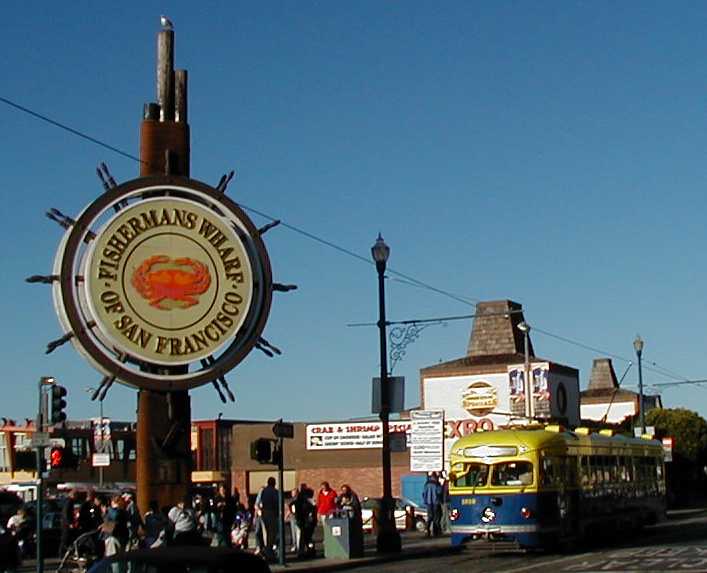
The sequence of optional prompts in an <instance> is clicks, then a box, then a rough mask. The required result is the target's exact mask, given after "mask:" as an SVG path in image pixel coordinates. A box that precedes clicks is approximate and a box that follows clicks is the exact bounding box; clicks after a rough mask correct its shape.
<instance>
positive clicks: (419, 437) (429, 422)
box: [410, 410, 444, 472]
mask: <svg viewBox="0 0 707 573" xmlns="http://www.w3.org/2000/svg"><path fill="white" fill-rule="evenodd" d="M410 422H411V424H412V426H411V430H410V471H413V472H436V471H441V470H442V469H444V412H443V411H442V410H413V411H411V412H410Z"/></svg>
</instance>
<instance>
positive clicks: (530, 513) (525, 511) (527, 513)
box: [520, 507, 533, 519]
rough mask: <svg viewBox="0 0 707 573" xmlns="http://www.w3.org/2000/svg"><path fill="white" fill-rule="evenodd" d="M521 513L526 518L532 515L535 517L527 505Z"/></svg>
mask: <svg viewBox="0 0 707 573" xmlns="http://www.w3.org/2000/svg"><path fill="white" fill-rule="evenodd" d="M520 514H521V516H522V517H523V518H524V519H530V518H531V517H533V512H532V511H530V510H529V509H528V508H527V507H523V508H521V510H520Z"/></svg>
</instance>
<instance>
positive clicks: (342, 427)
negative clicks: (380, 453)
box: [306, 420, 410, 450]
mask: <svg viewBox="0 0 707 573" xmlns="http://www.w3.org/2000/svg"><path fill="white" fill-rule="evenodd" d="M388 431H389V432H390V433H391V434H392V433H394V432H403V433H405V432H409V431H410V422H408V421H407V420H401V421H399V422H388ZM306 434H307V437H306V439H307V449H308V450H344V449H358V448H380V447H382V446H383V426H382V424H381V423H380V422H341V423H336V424H309V425H308V426H307V432H306Z"/></svg>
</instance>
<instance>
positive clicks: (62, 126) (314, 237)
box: [0, 96, 707, 386]
mask: <svg viewBox="0 0 707 573" xmlns="http://www.w3.org/2000/svg"><path fill="white" fill-rule="evenodd" d="M0 102H3V103H5V104H7V105H9V106H11V107H13V108H15V109H17V110H19V111H22V112H23V113H26V114H28V115H31V116H33V117H35V118H37V119H40V120H42V121H44V122H46V123H49V124H50V125H53V126H55V127H58V128H60V129H63V130H65V131H68V132H69V133H72V134H73V135H76V136H77V137H81V138H83V139H85V140H87V141H90V142H91V143H95V144H96V145H99V146H101V147H103V148H105V149H108V150H110V151H112V152H114V153H117V154H119V155H121V156H123V157H126V158H128V159H132V160H133V161H137V162H138V163H145V162H144V161H143V160H142V159H140V158H139V157H136V156H134V155H132V154H130V153H127V152H125V151H123V150H121V149H118V148H117V147H114V146H112V145H110V144H108V143H105V142H103V141H101V140H99V139H96V138H95V137H92V136H90V135H88V134H86V133H83V132H82V131H79V130H77V129H74V128H72V127H69V126H68V125H65V124H63V123H61V122H58V121H56V120H53V119H51V118H49V117H47V116H46V115H43V114H41V113H38V112H36V111H33V110H31V109H29V108H27V107H25V106H22V105H20V104H18V103H16V102H14V101H12V100H10V99H7V98H5V97H3V96H0ZM240 206H241V207H242V208H243V209H245V210H247V211H250V212H251V213H255V214H256V215H259V216H261V217H264V218H266V219H269V220H270V221H275V220H277V219H276V218H275V217H272V216H271V215H268V214H267V213H264V212H263V211H260V210H258V209H255V208H253V207H249V206H247V205H243V204H240ZM280 223H281V225H282V226H283V227H285V228H287V229H289V230H291V231H293V232H295V233H298V234H300V235H302V236H304V237H307V238H308V239H311V240H313V241H315V242H318V243H320V244H322V245H325V246H327V247H330V248H332V249H334V250H336V251H339V252H341V253H343V254H345V255H348V256H350V257H353V258H355V259H357V260H359V261H363V262H365V263H368V264H371V265H372V264H375V263H374V262H373V261H372V260H371V259H369V258H367V257H364V256H361V255H359V254H358V253H356V252H354V251H351V250H350V249H347V248H344V247H341V246H339V245H337V244H336V243H333V242H331V241H328V240H326V239H323V238H322V237H318V236H317V235H314V234H313V233H310V232H308V231H305V230H303V229H300V228H298V227H295V226H294V225H291V224H289V223H285V222H284V221H282V220H280ZM386 272H387V273H388V274H390V275H393V276H396V277H399V279H397V280H399V282H402V283H403V284H406V281H407V284H410V285H412V286H417V287H419V288H424V289H427V290H429V291H431V292H436V293H437V294H441V295H443V296H446V297H447V298H450V299H452V300H455V301H457V302H460V303H462V304H466V305H469V306H472V307H476V304H475V303H477V302H480V299H476V298H472V297H464V296H461V295H456V294H454V293H451V292H449V291H446V290H444V289H440V288H437V287H434V286H432V285H430V284H428V283H425V282H423V281H421V280H418V279H416V278H414V277H412V276H410V275H407V274H404V273H401V272H399V271H396V270H394V269H392V268H387V269H386ZM400 279H404V280H400ZM533 330H534V331H535V332H538V333H540V334H544V335H545V336H549V337H551V338H555V339H557V340H560V341H562V342H565V343H567V344H572V345H574V346H577V347H579V348H584V349H585V350H590V351H591V352H596V353H599V354H601V355H603V356H608V357H610V358H615V359H617V360H622V361H624V362H631V360H630V359H628V358H626V357H624V356H620V355H618V354H613V353H611V352H606V351H604V350H602V349H600V348H596V347H594V346H590V345H588V344H585V343H583V342H579V341H577V340H573V339H571V338H567V337H565V336H560V335H559V334H554V333H552V332H548V331H546V330H543V329H542V328H539V327H537V326H535V325H533ZM649 363H650V364H652V366H653V368H650V367H646V370H652V371H654V372H657V373H659V374H662V375H664V376H669V377H674V378H676V380H677V381H676V382H668V383H659V384H649V385H651V386H673V385H680V384H700V383H707V380H687V379H683V378H682V377H679V376H677V375H675V376H673V375H672V374H671V373H670V371H669V370H667V369H666V368H662V367H660V366H658V365H657V364H656V363H655V362H649ZM659 370H662V372H660V371H659Z"/></svg>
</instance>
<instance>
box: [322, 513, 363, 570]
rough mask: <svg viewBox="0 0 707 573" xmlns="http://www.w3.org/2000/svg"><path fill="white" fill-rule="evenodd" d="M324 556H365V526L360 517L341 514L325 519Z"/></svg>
mask: <svg viewBox="0 0 707 573" xmlns="http://www.w3.org/2000/svg"><path fill="white" fill-rule="evenodd" d="M324 557H326V558H327V559H352V558H355V557H363V527H362V524H361V520H360V519H359V518H357V517H354V516H348V515H341V516H334V517H328V518H326V519H325V520H324Z"/></svg>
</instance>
